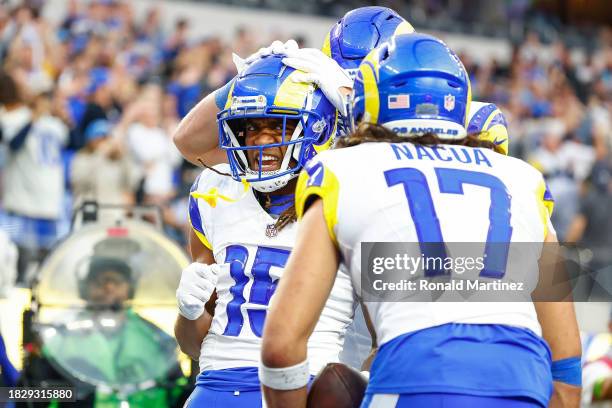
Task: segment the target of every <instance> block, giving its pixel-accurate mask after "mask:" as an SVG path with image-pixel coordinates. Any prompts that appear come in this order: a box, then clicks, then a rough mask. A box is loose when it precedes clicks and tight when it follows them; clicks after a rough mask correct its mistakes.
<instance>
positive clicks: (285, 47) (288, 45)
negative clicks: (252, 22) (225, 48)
mask: <svg viewBox="0 0 612 408" xmlns="http://www.w3.org/2000/svg"><path fill="white" fill-rule="evenodd" d="M297 49H298V44H297V42H295V40H288V41H287V42H285V43H283V42H282V41H278V40H276V41H274V42H273V43H272V44H270V45H269V46H267V47H262V48H260V49H259V50H258V51H257V52H255V53H253V54H251V55H249V56H248V57H246V58H245V59H243V58H240V57H239V56H238V55H236V54H234V53H232V61H234V65H235V66H236V70H237V71H238V74H241V73H242V71H244V70H245V69H246V68H247V67H248V66H249V65H251V64H252V63H253V61H256V60H258V59H259V58H261V57H265V56H267V55H272V54H277V55H281V54H286V53H287V52H288V51H292V50H297Z"/></svg>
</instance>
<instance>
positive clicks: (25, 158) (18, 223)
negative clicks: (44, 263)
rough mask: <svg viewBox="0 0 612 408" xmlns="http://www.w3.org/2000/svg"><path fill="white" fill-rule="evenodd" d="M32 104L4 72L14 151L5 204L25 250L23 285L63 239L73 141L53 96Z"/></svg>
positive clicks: (7, 132)
mask: <svg viewBox="0 0 612 408" xmlns="http://www.w3.org/2000/svg"><path fill="white" fill-rule="evenodd" d="M31 104H32V108H30V107H29V106H28V105H27V104H26V103H25V102H24V101H22V100H21V97H20V94H19V89H18V87H17V83H16V82H15V81H14V80H13V78H12V77H11V76H9V75H8V74H6V73H4V72H0V105H1V106H2V108H1V109H0V128H1V133H2V136H3V143H6V144H7V145H8V148H9V155H8V162H7V164H6V168H5V169H4V173H5V177H4V192H3V203H2V204H3V208H4V210H5V211H6V212H8V213H9V216H10V221H9V222H10V223H11V224H12V228H11V229H10V232H11V233H12V236H11V238H12V240H13V241H14V242H15V243H16V244H17V245H18V247H19V252H20V261H19V275H18V280H19V281H20V282H24V279H25V276H24V273H25V271H26V266H27V263H28V262H29V260H30V259H33V260H40V259H41V257H42V256H44V254H45V253H46V252H47V251H48V250H49V249H50V248H51V246H52V245H53V244H54V242H55V240H56V238H57V222H58V219H59V217H60V213H61V207H62V201H63V198H64V173H63V168H62V162H61V151H62V148H63V146H64V145H65V144H66V142H67V140H68V128H67V127H66V125H65V124H64V123H63V122H62V121H61V120H60V119H59V118H58V117H57V116H56V115H54V112H53V110H52V107H51V99H50V96H49V95H46V94H41V95H38V96H36V97H35V99H34V101H32V103H31Z"/></svg>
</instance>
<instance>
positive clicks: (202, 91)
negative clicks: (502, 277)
mask: <svg viewBox="0 0 612 408" xmlns="http://www.w3.org/2000/svg"><path fill="white" fill-rule="evenodd" d="M372 4H373V3H372V2H366V1H359V0H342V1H334V0H317V1H302V2H288V1H283V0H226V1H222V2H221V1H219V2H216V1H202V2H200V1H187V2H183V1H170V0H169V1H164V2H153V1H148V0H132V1H127V0H91V1H85V0H48V1H42V0H39V1H29V2H20V1H0V68H1V69H2V73H3V75H5V77H6V76H8V77H10V78H11V79H6V78H3V80H12V81H14V82H15V83H16V84H17V86H18V87H19V89H20V96H19V98H20V102H19V103H21V104H23V105H25V106H28V107H29V108H30V109H32V111H33V112H35V115H34V118H35V120H38V119H37V118H40V117H41V116H44V115H51V116H55V117H58V118H59V119H60V120H62V121H63V122H64V123H65V124H66V125H67V130H66V132H67V134H66V138H67V143H66V144H65V145H64V146H62V147H61V163H62V165H63V166H64V168H65V171H64V177H65V182H64V183H63V185H62V187H61V190H60V191H58V195H60V196H61V197H63V199H62V200H61V202H58V203H57V205H58V206H60V205H61V208H62V210H61V212H60V215H59V216H58V217H57V219H55V220H53V221H54V222H57V226H58V234H57V238H59V237H61V236H62V235H65V234H66V233H67V232H68V228H69V220H70V215H71V212H72V208H73V207H74V206H75V205H77V204H78V203H79V202H80V201H82V200H83V199H84V198H96V199H97V200H99V201H100V202H109V201H111V202H113V203H114V204H128V203H137V202H138V203H148V204H156V205H160V206H161V207H162V208H163V214H164V220H165V222H166V225H167V226H166V232H167V234H169V236H171V237H172V239H174V240H176V241H177V242H178V243H180V244H181V245H185V233H186V231H187V228H188V224H187V193H188V191H189V188H190V186H191V183H192V181H193V180H194V179H195V177H196V175H197V173H198V169H197V168H196V167H195V166H193V165H191V164H189V163H187V162H185V161H184V160H182V158H181V157H180V155H179V154H178V152H177V151H176V149H175V148H174V146H173V145H172V141H171V136H172V133H173V131H174V129H175V128H176V125H177V124H178V122H179V121H180V119H181V118H182V117H183V116H184V115H185V114H186V113H187V112H188V111H189V109H190V108H191V107H192V106H193V105H194V104H195V103H197V101H199V100H200V99H201V98H202V97H203V96H205V95H207V94H208V93H210V92H211V91H213V90H215V89H217V88H218V87H220V86H222V85H223V84H225V83H226V82H227V81H228V80H230V79H231V78H232V77H233V76H234V75H235V73H236V72H235V68H234V66H233V64H232V60H231V52H232V51H233V52H236V53H237V54H238V55H240V56H242V57H246V56H247V55H249V54H250V53H252V52H254V51H256V50H257V49H258V48H259V47H261V46H264V45H267V44H269V43H270V42H271V41H272V40H276V39H280V40H286V39H289V38H294V39H296V40H298V42H299V43H300V45H302V46H309V47H320V45H321V44H322V41H323V38H324V36H325V34H326V33H327V31H328V30H329V28H330V27H331V26H332V24H333V23H334V22H335V21H337V19H338V18H339V17H340V16H341V15H342V14H344V13H345V12H346V11H348V10H350V9H351V8H354V7H359V6H363V5H372ZM376 4H377V5H384V6H389V7H392V8H394V9H396V10H397V11H398V12H399V13H400V14H401V15H402V16H404V17H405V18H407V19H408V20H409V21H410V22H411V23H412V24H413V25H414V26H415V28H416V29H417V30H418V31H425V32H429V33H433V34H436V35H438V36H440V37H441V38H442V39H444V40H445V41H447V42H448V44H449V45H450V46H451V47H452V48H454V49H455V50H456V51H457V52H458V53H459V54H460V56H461V58H462V60H463V62H464V64H465V65H466V67H467V69H468V71H469V73H470V75H471V80H472V87H473V93H474V98H475V99H476V100H479V101H490V102H495V103H496V104H497V105H498V106H500V108H501V109H502V110H503V112H504V114H505V115H506V117H507V119H508V125H509V133H510V137H511V139H510V140H511V141H510V152H511V154H512V155H514V156H517V157H520V158H523V159H525V160H528V161H530V162H531V163H533V164H534V165H536V166H538V167H539V168H540V169H541V170H542V171H543V173H544V174H545V175H546V177H547V179H548V183H549V185H550V188H551V190H552V193H553V195H554V196H555V198H556V207H555V215H554V222H555V225H556V227H557V231H558V233H559V235H560V238H561V239H563V240H568V241H579V242H581V243H582V244H584V245H585V246H586V247H589V246H591V247H593V254H595V255H594V256H597V254H598V253H601V248H604V252H606V251H607V252H610V251H609V248H612V230H611V229H610V225H612V224H611V223H610V222H608V221H607V217H606V214H607V209H608V208H609V206H610V204H611V203H612V192H611V190H610V188H609V185H610V181H609V180H610V174H611V170H610V159H611V153H610V147H611V146H612V131H611V129H612V8H610V7H609V2H608V1H606V0H600V1H586V0H582V1H580V0H557V1H554V0H539V1H538V0H488V1H485V0H414V1H409V0H404V1H401V0H389V1H382V2H376ZM3 84H4V83H3ZM101 118H102V119H107V120H108V123H109V124H110V125H111V129H106V130H105V132H106V133H108V137H105V138H104V142H105V143H106V144H107V145H108V146H112V150H113V152H114V153H113V154H114V155H115V156H113V159H112V160H111V161H115V162H117V161H120V162H121V163H122V166H124V168H123V170H122V172H120V173H117V174H120V176H118V178H116V179H115V182H114V184H112V185H109V186H106V187H107V188H93V189H92V188H85V187H83V185H88V184H87V183H89V185H90V184H92V183H93V184H94V185H96V183H98V184H99V183H100V180H98V179H96V168H95V167H90V168H89V170H85V171H83V172H82V173H84V174H79V177H77V176H76V175H75V171H74V169H73V167H72V164H73V163H74V160H75V157H78V156H79V155H80V156H81V158H83V157H84V162H85V163H87V160H88V157H93V156H87V155H96V154H100V152H97V151H96V149H99V146H97V147H92V146H89V147H87V144H88V143H89V142H88V140H90V139H89V137H90V136H87V134H88V126H89V125H91V123H92V122H93V121H94V120H95V119H101ZM89 130H90V132H93V131H92V130H91V129H89ZM94 133H95V132H94ZM98 133H99V132H98ZM91 135H93V133H91ZM98 136H100V135H99V134H95V135H94V136H92V137H98ZM15 154H19V151H18V150H13V149H11V148H10V147H9V146H8V144H7V143H2V144H0V185H2V186H3V187H4V189H3V190H0V191H6V187H7V186H8V185H10V184H11V183H16V182H21V181H20V180H13V179H10V178H8V177H7V176H6V173H7V166H10V157H11V155H15ZM103 155H107V153H104V154H103ZM108 157H110V153H108ZM92 160H93V159H92ZM107 164H108V163H107ZM110 165H111V166H112V163H111V164H110ZM86 168H87V167H86ZM35 187H36V186H33V188H32V189H31V190H32V191H34V192H33V193H32V194H33V195H32V200H36V194H35V191H36V188H35ZM593 197H595V198H596V202H597V205H595V206H593V205H587V204H588V203H589V202H591V203H592V201H593ZM6 202H7V196H6V194H5V195H4V196H2V193H1V192H0V229H2V230H4V232H5V233H6V234H8V235H9V236H10V237H11V238H12V239H13V241H16V243H19V244H20V245H21V246H27V247H28V248H29V249H30V251H28V258H27V262H26V263H25V264H22V268H25V270H26V274H25V275H24V276H21V277H20V282H19V283H18V284H19V285H24V284H27V281H28V280H29V279H31V278H32V276H33V274H35V273H36V272H35V265H36V262H37V260H39V259H40V257H41V256H42V255H44V253H45V251H46V250H47V249H48V247H49V246H50V244H49V243H45V244H41V243H39V242H34V243H32V242H26V243H20V242H18V241H20V240H23V239H24V236H25V235H26V234H25V232H24V231H23V230H22V229H21V228H22V226H21V225H18V223H16V222H15V220H14V218H13V217H12V216H11V215H9V214H8V213H7V211H4V210H3V209H4V208H5V204H6ZM602 211H603V212H602ZM602 214H603V215H602ZM30 216H32V215H30ZM35 216H36V215H34V217H35ZM577 217H578V218H580V217H582V219H586V220H589V221H591V222H593V223H599V224H602V225H603V227H602V228H600V229H599V230H598V231H596V232H592V231H591V232H590V234H589V231H587V233H586V234H580V233H578V232H576V229H575V228H574V227H573V225H574V224H575V221H576V219H577ZM34 241H36V240H34ZM605 248H608V249H605ZM598 251H599V252H598ZM9 284H10V282H9ZM577 310H578V313H579V320H580V324H581V327H582V329H583V330H586V331H606V330H607V322H608V316H609V305H607V304H589V305H586V304H578V305H577ZM2 327H3V330H4V331H6V330H7V329H6V326H5V324H3V325H2Z"/></svg>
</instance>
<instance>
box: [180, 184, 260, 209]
mask: <svg viewBox="0 0 612 408" xmlns="http://www.w3.org/2000/svg"><path fill="white" fill-rule="evenodd" d="M240 182H241V183H242V186H243V190H242V193H241V194H240V196H239V197H236V198H232V197H228V196H226V195H223V194H220V193H219V189H218V188H217V187H213V188H211V189H210V190H208V191H207V192H206V193H199V192H197V191H194V192H192V193H190V194H189V195H190V196H191V197H193V198H195V199H198V198H201V199H202V200H204V201H206V203H207V204H208V205H210V206H211V207H212V208H215V207H216V206H217V200H223V201H226V202H228V203H235V202H236V201H240V200H242V199H243V198H244V196H245V195H246V194H247V193H248V192H249V187H250V184H249V182H248V181H246V179H242V180H240Z"/></svg>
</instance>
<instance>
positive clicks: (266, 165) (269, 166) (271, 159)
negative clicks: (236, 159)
mask: <svg viewBox="0 0 612 408" xmlns="http://www.w3.org/2000/svg"><path fill="white" fill-rule="evenodd" d="M254 164H255V166H254V167H255V168H254V169H253V170H255V171H259V170H260V169H261V171H274V170H278V169H279V168H280V165H281V160H280V158H279V157H276V156H273V155H271V154H263V155H262V156H261V163H260V162H259V154H258V155H257V156H255V163H254Z"/></svg>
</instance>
